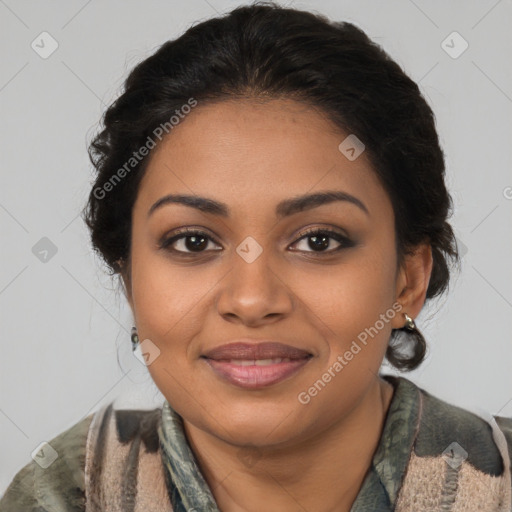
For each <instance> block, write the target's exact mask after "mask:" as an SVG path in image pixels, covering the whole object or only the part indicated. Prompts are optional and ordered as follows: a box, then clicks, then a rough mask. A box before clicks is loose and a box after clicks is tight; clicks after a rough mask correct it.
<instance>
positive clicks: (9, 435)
mask: <svg viewBox="0 0 512 512" xmlns="http://www.w3.org/2000/svg"><path fill="white" fill-rule="evenodd" d="M287 4H288V5H293V6H296V7H298V8H304V9H310V10H316V11H318V12H321V13H323V14H325V15H327V16H328V17H330V18H331V19H335V20H347V21H351V22H353V23H355V24H357V25H358V26H360V27H361V28H362V29H363V30H365V31H366V32H367V33H368V35H369V36H370V37H371V38H372V39H373V40H375V41H376V42H377V43H379V44H381V45H382V46H383V47H384V49H385V50H386V51H387V52H388V53H390V54H391V56H392V57H393V58H394V59H396V60H397V61H398V63H399V64H401V65H402V66H403V67H404V69H405V70H406V72H407V73H408V74H409V76H411V77H412V78H413V79H414V80H416V81H417V82H419V84H420V87H421V89H422V91H423V92H424V94H425V95H426V97H427V100H428V101H429V103H430V104H431V106H432V107H433V109H434V112H435V113H436V117H437V124H438V129H439V133H440V136H441V141H442V145H443V148H444V150H445V153H446V163H447V173H448V177H447V180H448V186H449V188H450V191H451V193H452V195H453V200H454V204H455V213H454V216H453V218H452V221H453V225H454V228H455V230H456V233H457V236H458V238H459V240H460V242H461V247H462V252H463V254H464V256H463V265H462V272H461V274H460V276H458V277H456V278H455V279H454V280H453V281H452V286H451V289H450V292H449V294H448V295H446V296H444V297H443V298H442V299H441V300H440V301H438V302H437V303H436V304H433V305H432V306H431V307H429V308H428V309H426V310H425V311H423V312H422V314H421V315H420V317H419V318H418V319H417V323H418V325H419V327H420V329H422V331H423V332H424V334H425V336H426V338H427V340H428V343H429V347H430V352H429V356H428V359H427V360H426V361H425V362H424V363H423V364H422V366H421V367H420V368H419V369H418V370H416V371H414V372H412V373H409V374H405V376H406V377H407V378H410V379H411V380H413V381H414V382H416V383H417V384H419V385H420V386H422V387H424V388H425V389H426V390H428V391H430V392H431V393H433V394H435V395H437V396H439V397H440V398H443V399H445V400H447V401H450V402H452V403H456V404H458V405H461V406H463V407H466V408H470V409H472V410H475V411H478V410H485V411H489V412H491V413H493V414H500V415H506V416H512V371H511V367H512V365H511V361H512V343H511V340H510V333H511V331H512V314H511V313H512V265H511V261H512V236H511V234H512V229H511V228H512V215H511V211H512V188H511V187H512V173H511V171H510V169H511V163H512V162H511V160H512V150H511V140H512V115H511V114H512V71H511V68H510V64H506V62H510V55H512V37H511V30H510V26H511V15H512V2H511V1H510V0H509V1H504V0H502V1H495V0H492V1H472V2H469V1H467V0H459V1H452V2H445V1H430V2H427V1H420V0H415V1H412V0H411V1H409V0H395V1H387V2H380V1H378V0H372V1H361V0H357V1H356V0H354V1H347V0H345V1H340V0H332V1H329V0H322V1H318V2H312V1H309V2H299V1H295V2H287ZM237 5H239V2H235V1H228V0H190V1H187V2H178V1H176V0H172V1H166V2H164V1H156V0H153V1H144V2H142V1H139V2H135V1H108V2H106V1H104V2H98V1H94V0H92V1H91V0H90V1H88V2H87V1H85V2H84V1H69V0H67V1H64V0H60V1H53V2H36V1H15V0H0V20H1V22H0V23H1V24H0V34H1V36H0V37H1V38H2V45H1V52H2V67H1V70H0V108H1V117H2V125H1V130H2V131H1V135H0V140H1V141H2V147H1V152H0V158H1V173H2V187H1V189H0V222H1V226H2V228H1V229H2V239H1V246H2V250H1V255H2V256H1V258H2V259H1V276H0V311H1V319H0V320H1V321H0V328H1V340H2V341H1V343H2V346H1V348H2V351H1V354H2V357H1V360H0V429H1V436H0V461H1V462H0V464H1V472H0V494H1V493H2V492H3V491H4V490H5V488H6V487H7V485H8V483H9V482H10V481H11V479H12V477H13V476H14V474H15V473H16V472H17V471H18V470H19V469H21V467H22V466H23V465H25V464H26V463H28V462H29V461H30V456H31V453H32V452H33V451H34V449H35V448H36V447H38V446H39V445H40V443H42V442H43V441H49V440H51V439H52V438H53V437H55V436H56V435H57V434H58V433H60V432H62V431H63V430H65V429H67V428H69V427H70V426H71V425H73V424H75V423H76V422H78V421H80V420H81V419H82V418H83V417H85V416H86V415H88V414H90V413H91V412H93V411H95V410H97V409H98V408H99V407H100V406H102V405H103V404H106V403H108V402H110V401H112V400H114V399H115V400H116V407H130V408H131V407H140V408H149V407H154V406H157V405H159V404H160V403H161V402H162V400H163V396H162V395H161V394H160V392H159V391H158V389H157V388H156V386H155V385H154V384H153V382H152V380H151V378H150V376H149V374H148V372H147V371H146V368H145V367H144V366H143V365H142V364H141V363H140V362H139V361H138V360H137V359H135V358H134V357H133V355H132V353H131V346H130V336H129V333H130V328H131V325H132V322H131V315H130V311H129V309H128V307H127V305H126V303H125V301H124V298H123V296H122V295H121V294H120V293H119V292H118V291H117V286H116V282H115V281H114V280H111V279H110V278H109V277H107V276H106V275H105V274H104V273H103V270H102V267H101V265H100V262H99V260H98V259H97V258H96V257H95V256H93V255H92V252H91V249H90V247H89V242H88V233H87V232H86V229H85V226H84V225H83V223H82V221H81V219H80V218H79V217H78V215H79V211H80V208H81V207H82V206H83V204H84V201H85V198H86V195H87V193H88V190H89V183H90V179H91V166H90V164H89V161H88V158H87V154H86V147H87V142H88V141H89V140H90V138H91V137H92V135H93V134H94V133H95V131H96V130H97V127H98V124H97V123H98V121H99V119H100V116H101V114H102V112H103V110H104V108H105V106H106V105H107V104H109V103H110V102H111V101H112V100H113V99H114V98H115V97H116V96H117V94H118V91H119V88H120V86H121V84H122V81H123V79H124V78H125V76H126V74H127V71H128V70H130V69H131V68H132V67H133V66H134V65H135V64H136V63H137V62H139V61H140V60H142V59H144V58H145V57H146V56H148V55H149V53H150V52H152V51H153V50H154V49H156V48H157V47H158V46H159V45H160V44H162V43H163V42H164V41H166V40H168V39H170V38H174V37H176V36H178V35H180V34H181V33H182V32H183V31H184V30H185V29H186V28H188V27H189V26H190V25H191V24H192V23H193V22H195V21H200V20H204V19H207V18H209V17H211V16H213V15H215V14H216V12H218V13H222V12H225V11H228V10H230V9H232V8H234V7H235V6H237ZM43 31H47V32H48V33H50V34H51V36H52V37H53V38H54V39H55V40H56V41H57V43H58V45H59V46H58V49H57V50H56V51H55V52H54V53H53V54H52V55H51V56H49V57H48V58H46V59H43V58H41V57H40V56H39V54H38V53H36V52H35V51H34V50H33V49H32V47H31V43H32V41H34V40H35V41H36V43H37V42H38V41H40V38H39V35H40V34H41V32H43ZM453 31H457V32H458V33H459V34H460V35H461V36H462V37H463V38H464V39H465V40H466V41H467V42H468V44H469V47H468V49H467V50H466V51H465V52H464V53H462V54H461V55H460V56H458V58H452V57H451V56H450V55H448V54H447V53H446V51H445V50H444V49H443V47H442V42H443V41H444V40H445V39H446V38H447V36H449V35H450V34H451V33H452V32H453ZM451 41H453V42H451ZM39 44H40V45H41V44H42V43H39ZM447 44H449V45H450V46H452V47H453V48H452V50H451V51H458V50H459V49H460V48H462V47H461V45H460V41H457V39H453V37H452V39H450V38H449V39H448V41H447ZM45 48H46V49H48V48H49V46H48V41H47V42H46V43H45ZM44 237H46V238H48V239H49V240H50V241H51V243H52V244H53V245H54V246H55V247H56V249H57V252H56V254H54V255H52V252H51V250H50V252H48V254H46V256H45V254H44V252H41V251H43V250H44V248H45V247H47V246H48V244H49V242H48V241H47V240H43V241H42V242H40V240H41V239H42V238H44ZM34 246H35V249H33V248H34ZM45 258H46V261H44V259H45ZM41 259H43V261H42V260H41ZM386 370H387V371H388V373H395V374H396V372H392V371H391V370H389V369H388V368H387V369H386Z"/></svg>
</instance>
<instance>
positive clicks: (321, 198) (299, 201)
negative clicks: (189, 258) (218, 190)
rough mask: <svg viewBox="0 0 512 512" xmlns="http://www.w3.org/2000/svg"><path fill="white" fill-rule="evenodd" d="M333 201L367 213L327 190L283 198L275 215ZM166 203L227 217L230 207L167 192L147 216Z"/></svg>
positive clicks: (343, 195) (346, 197) (340, 193)
mask: <svg viewBox="0 0 512 512" xmlns="http://www.w3.org/2000/svg"><path fill="white" fill-rule="evenodd" d="M335 201H346V202H348V203H351V204H354V205H355V206H357V207H358V208H360V209H361V210H362V211H364V212H365V213H366V214H367V215H369V214H370V213H369V211H368V208H367V207H366V205H365V204H364V203H363V202H362V201H361V200H360V199H358V198H357V197H355V196H353V195H351V194H348V193H347V192H343V191H341V190H327V191H324V192H317V193H313V194H306V195H303V196H297V197H292V198H291V199H285V200H284V201H281V202H280V203H279V204H278V205H277V206H276V216H277V217H281V218H282V217H288V216H290V215H293V214H295V213H298V212H302V211H305V210H311V209H313V208H317V207H319V206H322V205H324V204H329V203H333V202H335ZM168 204H182V205H185V206H189V207H191V208H195V209H196V210H199V211H201V212H203V213H210V214H212V215H219V216H221V217H229V216H230V209H229V207H228V205H227V204H225V203H221V202H219V201H216V200H214V199H209V198H207V197H201V196H192V195H184V194H168V195H166V196H164V197H162V198H160V199H158V201H156V202H155V203H154V204H153V205H152V206H151V208H150V209H149V211H148V217H149V216H150V215H151V214H152V213H153V212H155V210H158V209H159V208H161V207H162V206H165V205H168Z"/></svg>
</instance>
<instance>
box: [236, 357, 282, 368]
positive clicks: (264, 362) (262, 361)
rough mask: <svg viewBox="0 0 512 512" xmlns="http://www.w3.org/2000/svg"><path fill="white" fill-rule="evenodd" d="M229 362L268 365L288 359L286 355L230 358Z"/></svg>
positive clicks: (238, 364) (245, 364)
mask: <svg viewBox="0 0 512 512" xmlns="http://www.w3.org/2000/svg"><path fill="white" fill-rule="evenodd" d="M229 362H230V363H231V364H235V365H237V366H268V365H271V364H278V363H288V362H290V359H289V358H288V357H284V358H283V357H277V358H275V359H256V360H254V359H252V360H250V359H230V360H229Z"/></svg>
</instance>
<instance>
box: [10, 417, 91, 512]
mask: <svg viewBox="0 0 512 512" xmlns="http://www.w3.org/2000/svg"><path fill="white" fill-rule="evenodd" d="M93 416H94V414H91V415H89V416H87V417H86V418H84V419H82V420H81V421H79V422H78V423H75V424H74V425H73V426H72V427H70V428H69V429H67V430H65V431H63V432H62V433H60V434H59V435H58V436H56V437H54V438H53V439H52V440H50V441H49V442H47V443H45V444H44V445H43V446H42V447H41V449H40V450H39V452H38V453H37V454H36V456H35V458H34V460H32V461H31V462H29V463H28V464H27V465H26V466H24V467H23V468H22V469H21V470H20V471H18V473H17V474H16V475H15V476H14V479H13V480H12V482H11V483H10V485H9V487H8V488H7V490H6V491H5V494H4V496H3V497H2V499H1V500H0V511H1V512H18V511H19V512H21V511H24V512H25V511H26V512H28V511H32V510H33V511H36V510H37V511H38V512H54V511H55V512H57V511H58V512H60V511H66V512H68V511H82V510H84V506H85V494H84V466H85V447H86V441H87V432H88V429H89V425H90V423H91V420H92V418H93Z"/></svg>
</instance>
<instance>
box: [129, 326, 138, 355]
mask: <svg viewBox="0 0 512 512" xmlns="http://www.w3.org/2000/svg"><path fill="white" fill-rule="evenodd" d="M131 338H132V350H133V351H134V352H135V349H136V348H137V344H138V343H139V335H138V333H137V327H132V336H131Z"/></svg>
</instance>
